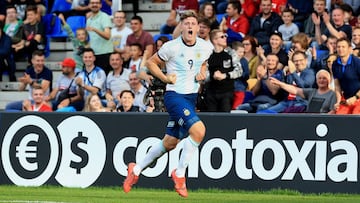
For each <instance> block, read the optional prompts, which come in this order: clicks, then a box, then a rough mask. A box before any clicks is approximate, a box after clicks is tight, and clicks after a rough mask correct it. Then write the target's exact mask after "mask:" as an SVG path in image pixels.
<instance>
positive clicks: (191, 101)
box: [164, 91, 200, 139]
mask: <svg viewBox="0 0 360 203" xmlns="http://www.w3.org/2000/svg"><path fill="white" fill-rule="evenodd" d="M196 99H197V94H196V93H194V94H178V93H176V92H173V91H168V92H166V93H165V95H164V103H165V107H166V110H167V112H168V113H169V116H170V118H169V121H168V123H167V126H166V134H168V135H170V136H173V137H176V138H178V139H182V138H184V137H186V136H188V134H189V133H188V131H189V129H190V128H191V126H192V125H193V124H194V123H196V122H198V121H200V118H199V117H198V116H197V115H196V111H195V104H196Z"/></svg>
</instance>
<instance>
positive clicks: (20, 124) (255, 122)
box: [0, 112, 360, 193]
mask: <svg viewBox="0 0 360 203" xmlns="http://www.w3.org/2000/svg"><path fill="white" fill-rule="evenodd" d="M199 116H200V117H201V119H202V120H203V121H204V123H205V124H206V127H207V133H206V137H205V139H204V141H203V142H202V144H201V145H200V147H199V150H198V151H197V152H196V153H195V156H194V158H193V159H192V161H191V163H190V164H189V167H188V170H187V177H188V178H187V185H188V187H189V188H191V189H198V188H204V189H205V188H220V189H236V190H268V189H273V188H282V189H293V190H298V191H300V192H306V193H307V192H311V193H318V192H335V193H338V192H341V193H360V183H359V180H358V177H359V161H358V157H359V152H358V149H359V147H360V136H359V132H358V129H357V124H359V123H360V117H359V116H331V115H315V114H314V115H308V114H297V115H295V114H288V115H287V114H281V115H257V114H226V113H200V114H199ZM167 118H168V116H167V114H166V113H151V114H146V113H144V114H143V113H77V114H70V113H31V114H29V113H11V112H8V113H6V112H4V113H0V144H1V145H0V146H1V163H0V184H15V185H19V186H41V185H61V186H64V187H82V188H86V187H89V186H121V185H122V182H123V180H124V178H125V176H126V173H127V171H126V170H127V167H126V165H127V163H129V162H133V161H135V160H141V159H142V158H143V157H144V155H145V154H146V153H147V151H148V149H149V147H150V146H151V145H153V144H154V143H157V142H158V141H159V140H160V139H161V138H162V137H163V134H164V130H165V126H166V123H167ZM181 146H182V142H180V143H179V145H178V147H177V148H176V149H174V150H173V151H171V152H169V153H166V154H164V155H163V156H162V157H161V158H160V159H159V160H158V161H157V162H155V163H153V164H152V165H151V166H150V167H149V168H148V169H146V170H144V171H143V173H142V175H141V178H140V180H139V182H138V184H137V186H139V187H143V188H172V187H173V183H172V181H171V179H170V178H169V177H170V173H171V171H172V169H174V168H175V167H176V165H177V162H178V159H179V154H180V152H181V148H182V147H181Z"/></svg>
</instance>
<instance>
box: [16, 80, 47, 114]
mask: <svg viewBox="0 0 360 203" xmlns="http://www.w3.org/2000/svg"><path fill="white" fill-rule="evenodd" d="M31 96H32V98H31V100H30V99H25V100H24V101H23V102H22V110H23V111H38V112H51V111H52V109H51V106H49V105H48V104H47V103H46V101H45V99H44V96H45V95H44V90H43V89H42V88H41V87H40V86H36V87H34V88H33V91H32V94H31Z"/></svg>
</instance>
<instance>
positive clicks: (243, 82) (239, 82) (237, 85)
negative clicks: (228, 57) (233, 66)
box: [231, 41, 250, 109]
mask: <svg viewBox="0 0 360 203" xmlns="http://www.w3.org/2000/svg"><path fill="white" fill-rule="evenodd" d="M231 47H232V49H234V51H235V52H236V54H237V55H238V57H239V59H240V64H241V67H242V69H243V73H242V76H241V77H239V78H237V79H236V80H235V81H234V101H233V107H232V109H235V108H236V107H237V106H239V105H240V104H242V103H243V101H244V99H245V95H246V94H245V92H246V89H247V87H248V83H247V80H248V79H249V74H250V71H249V65H248V62H247V60H246V59H245V58H244V55H245V48H244V45H243V44H242V43H241V42H239V41H235V42H233V43H232V44H231Z"/></svg>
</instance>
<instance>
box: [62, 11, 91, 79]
mask: <svg viewBox="0 0 360 203" xmlns="http://www.w3.org/2000/svg"><path fill="white" fill-rule="evenodd" d="M59 18H60V20H61V22H62V24H63V29H64V30H65V31H66V33H67V34H68V37H69V39H70V41H71V42H72V44H73V50H74V53H73V55H74V56H73V58H74V59H75V62H76V70H75V72H79V71H81V70H82V69H83V66H84V63H83V61H82V55H83V50H84V48H90V43H89V36H88V33H87V31H86V30H85V28H79V29H77V30H76V36H75V35H74V33H73V31H72V29H71V27H70V26H69V25H68V24H67V23H66V21H65V18H64V15H63V14H61V13H60V14H59Z"/></svg>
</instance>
